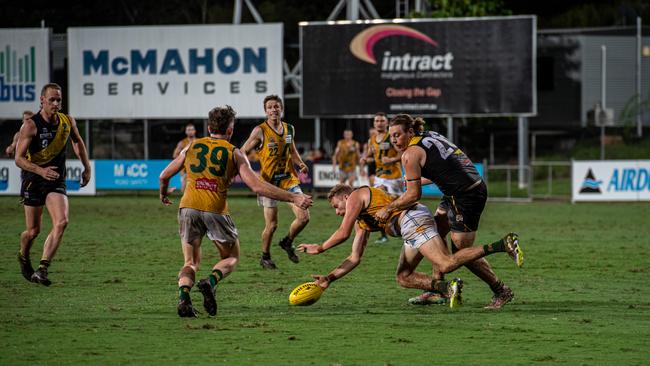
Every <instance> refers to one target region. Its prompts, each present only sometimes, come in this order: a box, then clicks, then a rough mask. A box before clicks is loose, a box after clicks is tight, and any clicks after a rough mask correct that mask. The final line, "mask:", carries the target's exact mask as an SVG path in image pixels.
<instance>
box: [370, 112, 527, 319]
mask: <svg viewBox="0 0 650 366" xmlns="http://www.w3.org/2000/svg"><path fill="white" fill-rule="evenodd" d="M423 125H424V121H423V120H422V119H420V118H417V119H413V118H412V117H411V116H410V115H408V114H399V115H397V116H395V117H394V118H393V119H392V120H391V122H390V128H389V133H390V136H391V143H392V144H393V145H394V146H395V148H396V149H398V150H400V151H402V152H403V155H402V166H403V167H404V171H405V176H406V192H405V193H404V194H403V195H401V196H400V197H399V198H397V199H396V200H395V201H393V202H392V203H390V204H389V205H388V206H386V207H385V208H384V209H383V210H382V211H379V212H378V213H377V214H376V217H377V219H379V220H385V218H387V217H389V215H390V213H391V212H392V211H393V210H400V209H404V208H406V207H409V206H411V205H413V204H415V203H416V202H417V201H418V200H419V199H420V197H421V195H422V185H423V184H430V183H435V184H436V185H437V186H438V188H440V190H441V191H442V193H443V194H444V196H443V198H442V202H441V203H440V206H439V207H438V210H437V211H436V223H437V224H438V226H439V227H438V232H439V233H440V236H441V237H442V238H444V237H446V235H447V232H449V231H451V241H452V251H455V250H457V249H459V248H467V247H470V246H472V245H473V244H474V240H475V239H476V231H477V230H478V225H479V220H480V217H481V213H482V212H483V209H484V208H485V202H486V201H487V187H486V185H485V182H483V180H482V179H481V176H480V175H479V174H478V171H477V170H476V167H475V166H474V164H472V162H471V160H470V159H469V158H468V157H467V155H465V153H463V151H462V150H461V149H459V148H458V147H457V146H456V145H454V144H453V143H451V142H450V141H449V140H447V139H445V138H444V137H443V136H441V135H439V134H437V133H435V132H420V131H422V126H423ZM502 240H503V241H504V242H508V241H514V242H516V245H517V249H516V250H515V251H514V252H513V257H514V259H515V262H516V263H517V266H519V267H521V266H522V265H523V260H524V257H523V252H522V250H521V247H520V246H519V238H518V235H517V234H515V233H510V234H508V235H506V236H505V237H504V238H503V239H502ZM484 250H485V251H486V252H488V251H491V250H493V248H491V246H490V245H486V246H484ZM465 266H466V267H467V268H468V269H469V270H470V271H472V273H474V274H475V275H476V276H478V277H479V278H480V279H481V280H483V281H484V282H485V283H487V284H488V285H489V286H490V289H492V292H493V293H494V296H493V298H492V302H491V303H490V304H488V305H487V306H486V308H491V309H498V308H501V307H502V306H503V305H505V304H506V303H508V302H509V301H510V300H512V298H513V297H514V294H513V292H512V290H511V289H510V288H509V287H508V286H506V285H505V284H504V283H503V282H502V281H501V280H499V278H498V277H497V276H496V274H495V273H494V271H493V270H492V267H491V266H490V264H489V263H488V262H487V261H486V260H485V258H481V259H478V260H476V261H474V262H472V263H470V264H466V265H465ZM398 270H399V269H398ZM415 277H417V276H411V274H410V273H404V274H403V275H402V276H399V274H398V278H401V280H403V281H405V282H408V281H420V282H421V281H428V280H429V278H428V277H427V278H415ZM430 286H431V291H432V292H435V291H436V290H438V291H439V290H440V289H444V288H445V287H446V285H445V284H444V282H443V281H442V275H441V274H440V273H436V272H434V275H433V278H432V279H431V284H430ZM430 295H432V293H425V294H423V299H424V298H426V297H427V296H430ZM412 300H413V301H412V303H417V300H416V299H412Z"/></svg>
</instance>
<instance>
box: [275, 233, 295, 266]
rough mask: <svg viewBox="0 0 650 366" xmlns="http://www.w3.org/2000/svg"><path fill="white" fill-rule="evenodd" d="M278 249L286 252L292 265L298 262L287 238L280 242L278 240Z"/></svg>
mask: <svg viewBox="0 0 650 366" xmlns="http://www.w3.org/2000/svg"><path fill="white" fill-rule="evenodd" d="M278 245H279V246H280V248H282V250H284V251H285V252H287V256H288V257H289V260H290V261H292V262H293V263H298V262H300V258H298V256H297V255H296V249H295V248H294V247H293V245H291V241H290V240H289V238H288V237H286V236H285V237H284V238H283V239H282V240H280V243H278Z"/></svg>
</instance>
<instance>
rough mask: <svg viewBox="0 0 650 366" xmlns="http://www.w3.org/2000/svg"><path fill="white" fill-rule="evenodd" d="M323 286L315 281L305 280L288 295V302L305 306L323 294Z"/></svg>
mask: <svg viewBox="0 0 650 366" xmlns="http://www.w3.org/2000/svg"><path fill="white" fill-rule="evenodd" d="M323 291H324V290H323V288H322V287H320V286H318V285H317V284H316V283H315V282H306V283H303V284H302V285H300V286H298V287H296V288H294V289H293V291H291V294H290V295H289V304H291V305H298V306H307V305H311V304H313V303H315V302H316V301H318V299H320V296H321V295H322V294H323Z"/></svg>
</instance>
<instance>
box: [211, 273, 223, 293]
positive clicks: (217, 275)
mask: <svg viewBox="0 0 650 366" xmlns="http://www.w3.org/2000/svg"><path fill="white" fill-rule="evenodd" d="M208 278H209V279H210V286H212V288H214V287H215V286H216V285H217V283H219V281H221V279H222V278H223V272H221V271H220V270H218V269H215V270H214V271H212V274H210V276H209V277H208Z"/></svg>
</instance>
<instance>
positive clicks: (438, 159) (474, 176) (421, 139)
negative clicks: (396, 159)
mask: <svg viewBox="0 0 650 366" xmlns="http://www.w3.org/2000/svg"><path fill="white" fill-rule="evenodd" d="M413 145H415V146H419V147H421V148H423V149H424V151H425V152H426V154H427V159H426V162H425V163H424V166H423V167H422V176H423V177H424V178H428V179H430V180H431V181H432V182H433V183H435V185H437V186H438V188H440V191H441V192H442V193H443V194H444V195H445V196H453V195H454V194H455V193H456V192H458V191H461V190H464V189H465V188H467V187H469V186H471V185H472V184H474V183H475V182H476V181H477V180H479V179H481V176H480V175H479V174H478V171H477V170H476V167H475V166H474V164H472V161H471V160H469V158H468V157H467V155H465V153H464V152H463V151H462V150H461V149H459V148H458V147H457V146H456V145H454V144H453V143H452V142H450V141H449V140H447V139H446V138H444V137H443V136H442V135H440V134H438V133H436V132H432V131H427V132H425V133H424V134H422V136H415V137H413V138H412V139H411V141H409V146H413ZM406 178H409V179H410V178H411V177H406Z"/></svg>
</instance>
